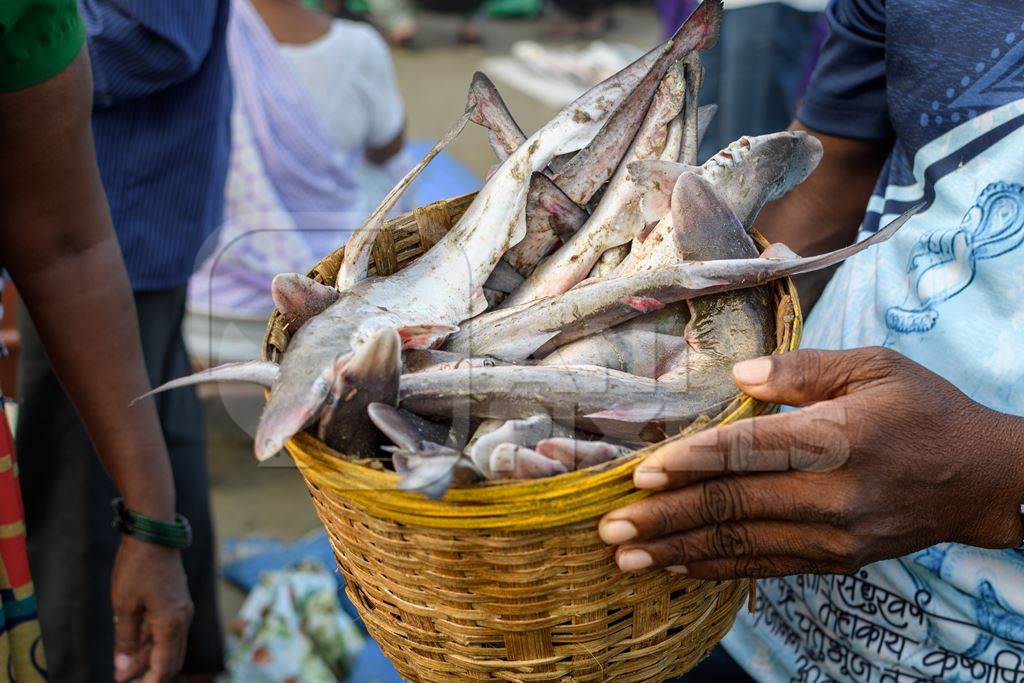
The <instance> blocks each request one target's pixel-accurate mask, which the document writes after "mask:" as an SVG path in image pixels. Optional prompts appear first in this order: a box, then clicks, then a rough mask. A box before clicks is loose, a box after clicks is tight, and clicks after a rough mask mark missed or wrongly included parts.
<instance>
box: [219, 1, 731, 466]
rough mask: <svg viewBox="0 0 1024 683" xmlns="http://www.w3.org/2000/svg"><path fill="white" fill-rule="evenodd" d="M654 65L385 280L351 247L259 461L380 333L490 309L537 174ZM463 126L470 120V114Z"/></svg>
mask: <svg viewBox="0 0 1024 683" xmlns="http://www.w3.org/2000/svg"><path fill="white" fill-rule="evenodd" d="M719 10H720V7H719ZM716 28H717V25H716ZM657 59H658V57H657V56H655V57H653V58H649V57H641V58H640V59H639V60H637V62H634V63H633V64H632V65H630V66H628V67H626V68H625V69H623V70H622V71H620V72H619V73H618V74H616V75H615V76H613V77H611V78H609V79H607V80H606V81H604V82H603V83H601V84H599V85H597V86H595V87H594V88H591V89H590V90H588V91H587V92H586V93H584V94H583V95H581V96H580V97H579V98H577V99H576V100H575V101H574V102H573V103H571V104H570V105H569V106H568V107H566V108H565V109H563V110H562V111H561V112H560V113H559V114H557V115H556V116H555V117H554V118H553V119H551V121H549V122H548V123H547V124H546V125H545V126H543V127H542V128H541V129H540V130H538V131H537V132H536V133H534V134H533V135H532V136H531V137H530V138H529V139H527V141H526V142H525V143H524V144H523V145H521V146H520V147H519V148H518V149H517V150H516V151H515V152H513V153H512V154H511V155H510V156H509V157H508V158H507V159H506V160H505V161H504V162H502V164H501V166H500V167H499V168H498V170H497V171H496V172H495V174H494V175H493V176H492V177H491V179H490V180H489V181H488V182H487V183H486V184H485V185H484V187H483V188H482V189H481V190H480V192H479V193H478V194H477V196H476V198H475V199H474V201H473V202H472V203H471V204H470V206H469V207H468V208H467V210H466V212H465V213H464V214H463V215H462V217H461V218H460V219H459V220H458V221H457V222H456V224H455V225H454V226H453V227H452V229H451V230H450V231H449V232H448V233H447V234H446V235H445V236H444V237H443V238H442V239H441V240H440V241H438V242H437V243H436V244H435V245H434V246H433V247H432V248H431V249H430V250H429V251H428V252H427V253H426V254H424V255H423V256H421V257H420V258H419V259H417V260H416V261H415V262H414V263H412V264H411V265H410V266H409V267H408V268H405V269H404V270H402V271H399V272H398V273H395V274H393V275H390V276H387V277H374V278H368V279H358V278H359V277H362V275H363V274H364V273H365V265H366V262H367V261H366V260H365V259H368V255H367V256H366V257H365V259H364V258H363V257H362V256H359V257H358V258H356V256H355V255H356V254H357V253H360V251H361V250H360V249H353V257H352V258H355V259H356V260H355V261H353V260H352V259H348V265H349V266H351V267H349V268H347V272H348V273H349V274H350V275H351V277H350V278H343V280H345V279H349V280H356V279H358V281H356V282H354V284H352V285H351V286H349V287H348V288H347V289H345V290H344V291H342V292H341V296H340V297H339V299H338V300H337V301H336V302H335V303H333V304H331V305H330V306H329V307H328V308H327V309H325V310H324V311H323V312H322V313H320V314H319V315H316V316H314V317H312V318H310V319H309V320H308V321H307V322H306V323H305V324H304V325H302V327H301V328H299V329H298V330H297V331H296V333H295V334H294V336H293V337H292V338H291V340H290V342H289V345H288V350H287V352H286V353H285V354H284V356H283V358H282V360H281V364H280V370H279V374H278V376H277V379H276V380H275V382H274V384H273V386H272V387H271V390H270V396H269V399H268V401H267V404H266V406H265V408H264V410H263V414H262V415H261V417H260V422H259V426H258V428H257V433H256V439H255V452H256V456H257V458H258V459H261V460H262V459H265V458H267V457H270V456H271V455H273V454H274V453H277V452H278V451H279V450H280V449H281V447H282V446H283V445H284V442H285V441H286V440H287V439H288V438H290V437H291V436H292V435H294V434H295V433H296V432H298V431H299V430H301V429H303V428H304V427H305V426H307V425H308V424H310V423H313V422H316V421H318V419H319V417H320V414H321V412H322V411H323V408H324V406H325V403H327V401H328V397H329V395H330V393H331V389H332V387H334V386H336V385H337V384H338V382H339V379H338V375H339V373H341V372H342V371H343V370H344V368H345V366H346V364H347V362H348V361H349V359H351V357H352V354H353V352H354V351H355V350H357V349H358V348H359V347H360V346H362V345H363V344H365V343H366V342H367V340H368V339H370V338H372V337H373V335H375V334H376V333H377V332H378V331H379V330H381V329H393V330H397V331H398V332H399V334H400V335H401V337H402V340H403V345H404V346H406V347H419V348H429V347H433V346H435V345H436V344H437V343H439V342H440V341H442V340H443V339H444V338H445V336H447V335H449V334H451V333H452V331H453V330H454V329H456V328H455V326H456V325H457V324H458V322H459V321H460V320H464V319H466V318H469V317H471V316H472V315H473V314H475V313H478V312H480V311H481V310H482V309H483V308H484V307H485V306H486V301H485V299H484V295H483V291H482V289H481V285H482V284H483V282H484V281H485V280H486V279H487V277H488V276H489V275H490V273H491V271H492V270H493V269H494V266H495V264H496V263H497V262H498V259H499V258H500V257H501V255H502V254H504V253H505V252H506V251H507V250H508V248H509V247H511V246H512V245H514V244H515V243H516V242H518V241H519V240H520V239H522V237H523V235H524V234H525V216H524V209H525V203H526V193H527V188H528V185H529V180H530V177H531V175H532V173H533V172H535V171H538V170H540V169H541V168H543V167H544V166H546V165H547V163H548V162H549V161H550V160H551V159H552V158H553V157H554V156H555V155H557V154H562V153H565V152H568V151H571V150H573V149H578V148H580V147H582V146H583V145H585V144H587V143H588V142H589V141H590V140H591V139H592V138H593V136H594V135H595V134H596V133H597V131H598V130H599V129H600V127H601V126H602V124H603V122H604V121H605V120H606V119H607V117H608V116H609V115H610V114H611V113H612V108H613V106H614V104H615V103H617V102H619V101H621V99H622V98H623V97H625V95H626V94H627V93H629V92H630V91H631V90H632V89H633V87H634V86H635V85H636V83H637V82H639V80H640V79H642V78H643V76H644V74H645V73H646V72H647V71H648V70H649V69H650V68H651V66H652V65H653V64H654V63H655V62H657ZM460 120H461V121H463V124H464V122H465V121H466V120H468V115H467V114H464V115H463V117H462V119H460ZM396 190H397V188H396ZM364 232H365V231H364ZM371 237H372V236H371ZM367 239H370V238H367ZM370 241H371V242H372V239H370ZM350 244H351V243H350ZM346 253H348V250H347V249H346ZM206 377H210V375H207V376H206Z"/></svg>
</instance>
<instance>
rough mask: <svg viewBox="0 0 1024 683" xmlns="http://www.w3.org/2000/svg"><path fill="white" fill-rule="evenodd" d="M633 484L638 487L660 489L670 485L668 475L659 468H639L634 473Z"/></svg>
mask: <svg viewBox="0 0 1024 683" xmlns="http://www.w3.org/2000/svg"><path fill="white" fill-rule="evenodd" d="M633 485H634V486H636V487H637V488H638V489H660V488H664V487H665V486H667V485H668V475H667V474H665V473H664V472H659V471H658V470H637V471H636V472H634V473H633Z"/></svg>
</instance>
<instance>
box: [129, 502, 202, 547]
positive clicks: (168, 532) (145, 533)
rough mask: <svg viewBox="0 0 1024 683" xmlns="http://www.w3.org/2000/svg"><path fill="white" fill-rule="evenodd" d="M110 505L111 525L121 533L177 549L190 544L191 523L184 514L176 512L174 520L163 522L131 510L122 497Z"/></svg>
mask: <svg viewBox="0 0 1024 683" xmlns="http://www.w3.org/2000/svg"><path fill="white" fill-rule="evenodd" d="M110 505H111V506H112V507H113V508H114V521H113V523H112V525H113V527H114V528H115V529H117V530H118V531H120V532H121V533H122V534H127V535H128V536H131V537H132V538H137V539H138V540H140V541H145V542H146V543H154V544H156V545H162V546H165V547H167V548H175V549H177V550H181V549H183V548H187V547H189V546H190V545H192V525H191V524H189V523H188V520H187V519H185V517H184V515H178V514H176V515H175V516H174V520H175V521H173V522H165V521H163V520H160V519H153V518H152V517H146V516H145V515H140V514H139V513H137V512H132V511H131V510H129V509H128V508H126V507H125V506H124V498H115V499H114V500H112V501H110Z"/></svg>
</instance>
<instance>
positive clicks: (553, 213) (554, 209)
mask: <svg viewBox="0 0 1024 683" xmlns="http://www.w3.org/2000/svg"><path fill="white" fill-rule="evenodd" d="M538 212H544V213H545V214H546V216H547V217H548V223H549V225H550V226H551V228H552V230H554V232H555V234H556V235H558V236H559V237H560V238H562V239H565V238H567V237H569V236H570V235H572V234H573V233H574V232H576V231H577V230H578V229H579V228H580V226H581V225H583V224H584V223H586V221H587V218H589V217H590V214H588V213H587V212H586V211H585V210H584V209H582V208H581V207H580V206H579V205H578V204H577V203H576V202H574V201H573V200H572V199H571V198H570V197H569V196H568V195H566V194H565V192H563V191H562V189H561V188H560V187H558V185H556V184H555V183H554V182H553V181H552V180H551V179H550V178H548V177H547V176H546V175H544V174H543V173H540V172H537V173H534V174H533V175H532V176H531V177H530V191H529V193H528V194H527V195H526V214H527V215H528V216H533V215H536V214H537V213H538Z"/></svg>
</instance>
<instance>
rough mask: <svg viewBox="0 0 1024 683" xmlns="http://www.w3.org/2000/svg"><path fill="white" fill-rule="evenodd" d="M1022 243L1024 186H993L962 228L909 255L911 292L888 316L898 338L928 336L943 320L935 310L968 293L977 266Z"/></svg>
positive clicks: (930, 239)
mask: <svg viewBox="0 0 1024 683" xmlns="http://www.w3.org/2000/svg"><path fill="white" fill-rule="evenodd" d="M1021 242H1024V186H1022V185H1019V184H1016V183H1004V182H995V183H991V184H990V185H988V186H987V187H986V188H985V189H984V190H982V192H981V194H979V195H978V198H977V200H976V201H975V202H974V205H973V206H972V207H971V208H970V209H969V210H968V211H967V213H966V214H965V215H964V217H963V220H962V221H961V222H960V225H959V226H957V227H956V228H953V229H951V230H941V229H940V230H936V231H934V232H932V233H929V234H927V235H925V236H923V237H922V238H921V240H920V241H919V242H918V243H917V245H916V246H915V247H914V249H913V250H912V251H911V253H910V258H909V262H908V263H907V274H908V276H909V278H910V280H911V281H912V282H913V288H912V290H911V292H910V295H909V297H908V299H907V301H906V302H904V303H903V304H902V305H901V306H893V307H891V308H890V309H889V310H888V311H886V314H885V323H886V326H887V327H888V328H889V329H890V330H892V331H894V332H898V333H902V334H913V333H920V332H927V331H929V330H931V329H932V328H933V327H935V324H936V322H937V321H938V318H939V312H938V311H937V310H936V307H937V306H938V305H939V304H941V303H942V302H944V301H948V300H949V299H952V298H953V297H955V296H956V295H957V294H959V293H960V292H962V291H963V290H965V289H967V287H969V286H970V284H971V282H973V281H974V275H975V273H976V272H977V268H978V261H981V260H984V259H991V258H996V257H998V256H1001V255H1003V254H1005V253H1007V252H1008V251H1011V250H1013V249H1016V248H1017V247H1019V246H1020V245H1021Z"/></svg>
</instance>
